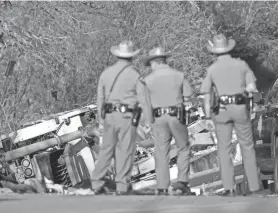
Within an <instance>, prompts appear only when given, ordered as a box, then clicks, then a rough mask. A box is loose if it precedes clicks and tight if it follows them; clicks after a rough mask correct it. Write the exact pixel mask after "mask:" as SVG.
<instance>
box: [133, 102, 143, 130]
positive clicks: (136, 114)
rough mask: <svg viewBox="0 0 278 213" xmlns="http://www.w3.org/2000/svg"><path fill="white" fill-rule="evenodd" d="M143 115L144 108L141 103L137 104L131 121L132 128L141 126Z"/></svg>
mask: <svg viewBox="0 0 278 213" xmlns="http://www.w3.org/2000/svg"><path fill="white" fill-rule="evenodd" d="M141 115H142V108H141V107H140V105H139V103H138V102H137V103H136V104H135V105H134V108H133V113H132V120H131V124H132V126H135V127H137V126H138V125H139V121H140V118H141Z"/></svg>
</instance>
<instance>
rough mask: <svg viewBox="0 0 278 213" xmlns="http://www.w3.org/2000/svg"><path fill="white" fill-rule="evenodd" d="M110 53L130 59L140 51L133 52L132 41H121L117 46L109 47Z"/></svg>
mask: <svg viewBox="0 0 278 213" xmlns="http://www.w3.org/2000/svg"><path fill="white" fill-rule="evenodd" d="M110 51H111V53H112V54H113V55H115V56H117V57H120V58H132V57H134V56H136V55H137V54H138V53H139V52H140V49H138V50H134V44H133V42H132V41H123V42H121V43H120V44H119V45H117V46H113V47H111V49H110Z"/></svg>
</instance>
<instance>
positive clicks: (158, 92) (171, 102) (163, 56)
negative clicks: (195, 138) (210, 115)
mask: <svg viewBox="0 0 278 213" xmlns="http://www.w3.org/2000/svg"><path fill="white" fill-rule="evenodd" d="M169 56H170V54H169V53H166V52H165V50H164V49H163V48H161V47H157V48H154V49H152V50H151V51H150V52H149V56H148V57H146V58H145V60H144V65H145V66H151V69H152V72H151V73H150V74H149V75H147V76H146V77H145V78H144V79H141V81H142V82H143V83H144V84H145V88H146V90H145V91H146V93H145V95H146V97H149V102H148V101H145V105H144V110H143V114H144V118H145V122H146V124H147V125H151V126H152V130H153V135H154V143H155V171H156V179H157V190H156V194H157V195H167V194H168V188H169V185H170V174H169V161H170V159H169V158H170V157H169V152H170V146H171V140H172V137H174V139H175V141H176V145H177V147H178V157H177V166H178V181H177V182H176V183H174V184H173V188H174V190H180V191H182V193H184V194H191V190H190V188H189V185H188V176H189V153H190V151H189V149H190V147H189V139H188V130H187V127H186V125H184V124H182V123H181V122H180V120H179V119H178V114H179V112H180V109H182V108H184V106H183V104H185V105H186V106H189V105H190V106H191V105H192V103H191V101H190V98H191V96H192V94H193V92H192V88H191V86H190V85H189V83H188V81H187V80H186V79H185V76H184V74H183V73H182V72H179V71H177V70H175V69H173V68H171V67H170V66H169V65H167V63H166V60H167V57H169Z"/></svg>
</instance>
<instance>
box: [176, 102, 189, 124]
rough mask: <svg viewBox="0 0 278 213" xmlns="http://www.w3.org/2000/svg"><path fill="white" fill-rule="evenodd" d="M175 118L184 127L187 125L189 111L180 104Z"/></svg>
mask: <svg viewBox="0 0 278 213" xmlns="http://www.w3.org/2000/svg"><path fill="white" fill-rule="evenodd" d="M177 118H178V119H179V121H180V123H181V124H183V125H186V126H187V125H188V124H189V118H190V110H189V109H187V108H186V107H185V106H184V104H182V105H181V107H179V108H178V114H177Z"/></svg>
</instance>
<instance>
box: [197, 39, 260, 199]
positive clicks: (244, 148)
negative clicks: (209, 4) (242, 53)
mask: <svg viewBox="0 0 278 213" xmlns="http://www.w3.org/2000/svg"><path fill="white" fill-rule="evenodd" d="M235 45H236V42H235V40H233V39H229V40H228V39H227V38H226V37H225V36H224V35H223V34H219V35H216V36H214V37H213V41H212V42H211V41H209V42H208V45H207V49H208V51H209V52H211V53H213V54H216V55H217V56H218V58H217V60H216V61H215V62H214V63H213V64H212V65H211V66H209V67H208V68H207V74H206V76H205V79H204V81H203V83H202V86H201V92H202V93H204V103H205V114H206V119H207V121H206V123H207V128H209V129H211V130H214V129H215V133H216V136H217V140H218V152H219V160H220V169H221V178H222V181H223V186H224V192H223V194H222V195H223V196H234V195H235V191H234V184H235V182H234V168H233V163H232V159H231V157H230V147H231V140H232V131H233V129H235V132H236V135H237V139H238V142H239V144H240V148H241V152H242V156H243V161H244V170H245V173H246V176H247V180H248V184H249V188H250V191H251V192H252V194H256V193H257V192H258V191H259V189H260V184H259V177H258V171H257V165H256V157H255V149H254V141H253V135H252V129H251V121H250V113H249V112H248V104H249V101H248V94H250V93H252V92H256V91H257V88H256V77H255V76H254V74H253V71H252V70H251V69H250V68H249V66H248V65H247V63H246V62H244V61H243V60H241V59H236V58H232V57H231V55H230V54H229V53H230V52H231V51H232V50H233V48H234V47H235ZM213 89H214V91H216V93H218V94H217V101H219V106H218V107H217V108H218V110H216V111H215V114H213V113H212V112H211V107H212V106H211V97H213V96H211V92H212V90H213Z"/></svg>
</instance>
